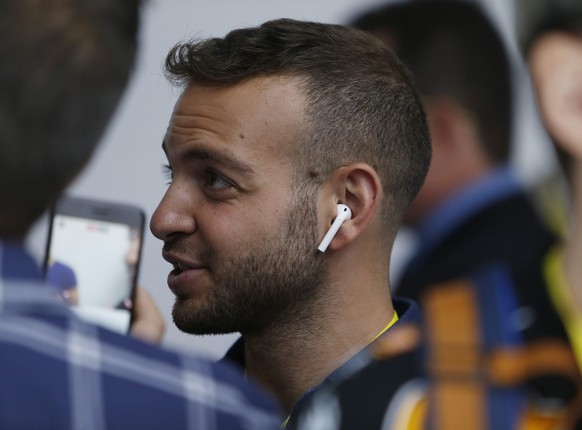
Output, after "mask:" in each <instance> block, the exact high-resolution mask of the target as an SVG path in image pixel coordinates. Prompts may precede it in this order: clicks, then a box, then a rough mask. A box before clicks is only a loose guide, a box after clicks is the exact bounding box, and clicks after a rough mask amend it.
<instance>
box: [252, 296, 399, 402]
mask: <svg viewBox="0 0 582 430" xmlns="http://www.w3.org/2000/svg"><path fill="white" fill-rule="evenodd" d="M384 288H385V289H386V290H387V288H388V286H387V285H386V286H385V287H384ZM365 294H366V293H365V292H363V295H365ZM355 305H356V306H354V301H353V300H350V301H347V300H336V301H335V303H334V306H329V304H328V306H327V307H326V308H327V309H329V310H330V312H328V313H327V314H326V313H325V312H323V311H322V309H326V308H323V307H314V308H316V309H318V310H319V312H318V313H312V314H311V318H304V319H302V321H301V324H298V323H297V321H295V322H294V323H289V324H280V325H277V327H275V328H273V329H272V330H269V331H266V332H263V333H261V334H257V335H247V336H245V363H246V371H247V375H248V376H249V377H250V378H251V379H253V380H255V381H256V382H258V383H259V384H260V385H262V386H263V387H264V388H265V389H266V390H268V391H269V392H271V393H273V394H274V395H275V396H276V397H277V398H278V399H279V401H280V402H281V404H282V406H283V407H284V408H285V410H286V411H287V412H290V411H291V410H292V408H293V406H294V405H295V403H296V402H297V401H298V400H299V398H300V397H301V396H302V395H303V394H304V393H305V392H306V391H307V390H309V389H310V388H313V387H315V386H317V385H318V384H320V383H321V382H322V381H323V380H324V379H325V378H326V377H327V376H328V375H330V374H331V373H332V372H333V371H334V370H336V369H337V368H338V367H340V366H341V365H342V364H343V363H344V362H346V361H347V360H348V359H349V358H351V357H352V356H353V355H355V354H356V353H357V352H359V351H360V350H361V349H363V348H364V347H365V346H367V345H368V344H369V343H370V342H371V341H372V340H373V339H374V338H375V337H376V336H377V335H378V333H380V332H381V331H382V329H384V328H385V327H386V325H387V324H388V322H389V321H390V320H391V319H392V316H393V313H394V311H393V308H392V303H391V300H390V297H389V295H388V294H387V293H385V297H384V298H383V300H374V301H371V300H366V307H367V308H368V309H367V310H366V311H364V310H363V309H362V307H361V306H358V303H355Z"/></svg>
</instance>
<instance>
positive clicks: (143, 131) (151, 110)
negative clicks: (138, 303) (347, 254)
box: [29, 0, 553, 357]
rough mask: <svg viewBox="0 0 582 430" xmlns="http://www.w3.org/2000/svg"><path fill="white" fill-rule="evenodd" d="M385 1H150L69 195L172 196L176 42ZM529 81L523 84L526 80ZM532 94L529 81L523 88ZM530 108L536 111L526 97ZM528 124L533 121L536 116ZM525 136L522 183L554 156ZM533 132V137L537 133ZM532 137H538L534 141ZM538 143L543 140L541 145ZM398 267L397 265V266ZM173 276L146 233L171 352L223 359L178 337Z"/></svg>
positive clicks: (495, 4)
mask: <svg viewBox="0 0 582 430" xmlns="http://www.w3.org/2000/svg"><path fill="white" fill-rule="evenodd" d="M385 1H386V0H293V1H290V0H284V1H283V0H244V1H243V0H215V1H212V2H210V1H205V2H202V1H195V0H149V1H147V2H146V3H147V4H146V6H145V7H144V10H143V27H142V32H141V50H140V55H139V59H138V62H137V65H136V70H135V74H134V77H133V79H132V81H131V84H130V86H129V88H128V90H127V93H126V95H125V97H124V100H123V102H122V104H121V106H120V108H119V110H118V112H117V115H116V117H115V119H114V121H113V122H112V123H111V124H110V127H109V129H108V130H107V133H106V135H105V136H104V139H103V142H102V144H101V146H100V148H99V149H98V151H97V153H96V155H95V157H94V159H93V161H92V163H91V164H90V165H89V166H88V168H87V169H86V170H85V172H84V173H83V175H82V176H81V177H80V178H79V179H78V180H77V181H76V182H75V183H74V184H73V185H72V186H71V188H70V190H69V191H70V192H71V193H73V194H77V195H82V196H86V197H93V198H103V199H110V200H116V201H124V202H128V203H134V204H137V205H139V206H141V207H142V208H143V209H144V210H145V211H146V214H147V215H148V217H149V216H150V215H151V214H152V213H153V211H154V209H155V207H156V205H157V203H158V201H159V200H160V198H161V197H162V195H163V193H164V190H165V180H164V178H163V176H162V174H161V165H162V163H164V161H165V159H164V156H163V153H162V150H161V147H160V145H161V141H162V137H163V135H164V133H165V130H166V126H167V123H168V120H169V118H170V114H171V112H172V108H173V104H174V102H175V100H176V98H177V96H178V93H177V91H176V90H174V89H172V88H171V87H170V85H169V84H168V83H167V82H166V81H165V79H164V77H163V75H162V72H161V64H162V61H163V58H164V57H165V54H166V52H167V51H168V49H169V48H170V47H171V46H172V45H173V44H174V43H176V42H177V41H179V40H182V39H186V38H190V37H193V36H200V37H207V36H223V35H224V34H226V33H227V32H228V31H229V30H231V29H233V28H235V27H243V26H249V25H258V24H260V23H262V22H263V21H266V20H268V19H273V18H279V17H288V18H296V19H306V20H313V21H321V22H335V23H343V22H346V21H348V20H349V19H350V18H351V17H352V16H353V14H355V13H356V12H359V11H361V10H364V9H366V8H367V7H369V6H371V5H377V4H381V3H384V2H385ZM484 2H486V5H487V6H489V7H490V9H491V11H492V12H493V13H494V15H495V16H497V17H500V18H501V22H502V27H503V28H504V29H505V31H506V32H510V31H511V30H510V26H511V22H512V14H511V13H510V11H508V10H507V9H508V5H509V2H508V1H507V0H484ZM522 81H523V78H520V82H522ZM522 85H524V86H525V88H527V82H526V83H522ZM521 103H523V104H524V105H526V106H530V107H531V105H532V102H531V99H529V101H528V98H527V96H526V98H525V102H521ZM528 118H529V119H527V120H523V119H520V120H519V122H520V123H522V124H523V123H524V121H528V122H531V118H530V117H528ZM520 129H521V130H525V132H524V133H521V134H522V135H520V136H518V139H517V140H518V146H517V156H516V165H517V167H518V170H519V172H520V174H521V175H522V177H524V179H526V180H528V181H531V180H533V179H535V178H536V177H539V175H541V174H543V173H545V172H547V171H548V169H549V168H551V163H550V165H549V166H550V167H548V163H547V160H548V157H549V158H550V160H551V159H552V157H553V156H552V153H551V152H549V151H548V150H547V149H544V146H543V145H539V144H538V143H537V142H536V139H537V137H536V136H537V134H536V133H537V132H535V131H534V132H532V131H531V130H532V129H531V127H525V128H523V127H520ZM532 133H533V134H532ZM532 136H533V137H532ZM537 140H539V139H537ZM44 229H45V222H44V221H43V222H40V223H39V224H38V226H37V228H36V229H35V231H34V232H33V234H32V235H31V236H30V237H29V245H30V247H31V249H32V251H33V252H34V253H35V254H36V255H37V256H38V257H39V258H40V256H41V255H42V252H43V246H44V231H45V230H44ZM397 245H398V246H397V249H396V251H395V252H396V255H395V264H394V266H398V265H399V264H400V261H401V260H402V259H403V256H404V255H406V249H407V246H406V245H407V240H400V241H399V242H398V244H397ZM395 268H396V267H395ZM169 270H171V267H170V265H169V264H168V263H166V262H164V261H163V260H162V258H161V243H160V242H159V241H158V240H157V239H155V238H154V237H153V236H152V235H151V233H149V231H146V237H145V244H144V252H143V260H142V265H141V272H140V277H139V278H140V284H141V285H142V286H144V287H145V288H146V289H147V290H148V291H149V292H150V293H151V294H152V296H153V297H154V299H155V300H156V301H157V303H158V304H159V307H160V308H161V311H162V313H163V314H164V316H165V317H166V320H167V331H166V336H165V339H164V345H165V346H167V347H168V348H171V349H178V350H186V351H198V352H201V353H203V354H206V355H209V356H211V357H219V356H221V355H222V354H223V353H224V351H225V350H226V348H227V347H228V346H229V345H230V344H231V343H232V341H233V339H234V338H235V336H234V335H229V336H213V337H194V336H190V335H186V334H183V333H181V332H179V331H178V330H177V329H176V328H175V327H174V325H173V323H172V322H171V316H170V313H171V306H172V303H173V296H172V294H171V293H170V291H169V290H168V288H167V285H166V277H167V274H168V272H169Z"/></svg>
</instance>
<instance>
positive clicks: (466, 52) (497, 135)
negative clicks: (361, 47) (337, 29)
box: [351, 0, 512, 162]
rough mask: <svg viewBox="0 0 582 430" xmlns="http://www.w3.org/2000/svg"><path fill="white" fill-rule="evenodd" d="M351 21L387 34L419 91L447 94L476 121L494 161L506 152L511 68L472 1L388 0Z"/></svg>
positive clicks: (496, 34)
mask: <svg viewBox="0 0 582 430" xmlns="http://www.w3.org/2000/svg"><path fill="white" fill-rule="evenodd" d="M351 25H353V26H355V27H357V28H360V29H363V30H366V31H369V32H371V33H373V34H383V35H385V36H387V37H389V38H390V39H392V40H393V48H394V49H395V51H396V53H397V55H398V56H399V58H400V59H401V60H402V61H403V62H404V63H405V64H406V65H407V66H408V68H409V69H410V71H411V72H412V74H413V75H414V78H415V80H416V84H417V86H418V91H419V92H420V94H421V96H422V97H423V98H424V97H427V98H428V97H441V96H446V97H450V98H451V99H452V100H455V101H457V102H458V103H460V105H461V106H462V107H463V108H464V109H466V110H467V111H468V112H469V114H470V115H471V117H472V118H473V119H474V121H475V122H476V124H477V127H478V132H479V136H480V138H481V142H482V143H483V149H484V151H485V153H486V154H487V155H488V156H489V158H490V159H491V160H492V161H494V162H506V161H508V159H509V157H510V153H511V148H510V147H511V144H510V142H511V122H512V97H511V72H510V65H509V59H508V56H507V52H506V48H505V45H504V43H503V40H502V39H501V37H500V34H499V32H498V30H497V28H496V27H495V26H494V25H493V23H492V22H491V21H490V19H489V18H488V17H487V15H486V14H485V12H484V11H483V10H482V9H481V7H480V6H479V5H478V4H475V3H471V2H469V1H459V0H425V1H422V0H421V1H415V2H406V3H392V4H389V5H386V6H382V7H379V8H376V9H372V10H370V11H367V12H365V13H363V14H362V15H360V16H359V17H357V18H355V19H354V20H353V21H352V22H351Z"/></svg>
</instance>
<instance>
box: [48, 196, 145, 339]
mask: <svg viewBox="0 0 582 430" xmlns="http://www.w3.org/2000/svg"><path fill="white" fill-rule="evenodd" d="M144 223H145V215H144V213H143V211H142V210H141V209H139V208H138V207H135V206H132V205H125V204H119V203H112V202H106V201H99V200H91V199H85V198H79V197H72V196H63V197H62V198H61V199H59V200H58V201H57V203H56V204H55V205H54V206H53V208H52V210H51V216H50V227H49V235H48V242H47V247H46V255H45V264H44V273H45V279H46V281H47V283H48V284H49V286H50V288H54V289H55V290H56V291H57V292H58V293H59V294H60V295H61V296H62V297H63V298H64V299H65V300H66V301H67V302H68V303H69V304H70V305H71V306H72V308H73V309H74V310H75V312H76V313H78V314H79V315H80V317H81V318H83V319H85V320H88V321H90V322H92V323H95V324H98V325H102V326H105V327H107V328H109V329H111V330H114V331H117V332H120V333H127V332H128V330H129V327H130V325H131V321H132V318H133V312H132V311H133V302H134V299H135V290H136V282H137V275H138V269H139V263H140V258H141V248H142V242H143V231H144Z"/></svg>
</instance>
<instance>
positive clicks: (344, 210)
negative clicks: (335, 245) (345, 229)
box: [317, 203, 352, 252]
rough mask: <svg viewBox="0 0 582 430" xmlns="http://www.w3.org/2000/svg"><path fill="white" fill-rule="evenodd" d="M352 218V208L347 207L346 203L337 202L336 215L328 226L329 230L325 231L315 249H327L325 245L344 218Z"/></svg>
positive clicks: (322, 250) (327, 244) (323, 250)
mask: <svg viewBox="0 0 582 430" xmlns="http://www.w3.org/2000/svg"><path fill="white" fill-rule="evenodd" d="M351 218H352V210H351V209H350V208H349V207H347V206H346V205H343V204H341V203H340V204H338V205H337V216H336V217H335V220H334V221H333V223H332V225H331V227H330V228H329V230H328V231H327V233H325V236H324V237H323V239H322V241H321V243H320V244H319V246H318V247H317V249H319V250H320V251H321V252H325V250H326V249H327V247H328V246H329V244H330V242H331V240H332V239H333V237H334V236H335V234H336V233H337V231H338V230H339V228H340V227H341V225H342V223H343V222H344V221H345V220H348V219H351Z"/></svg>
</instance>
